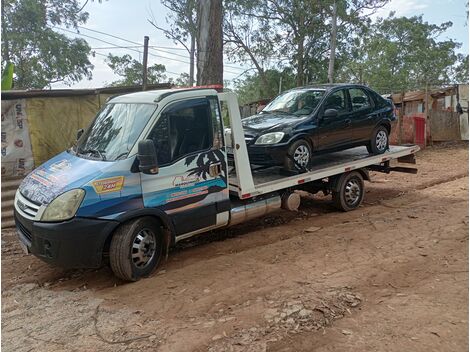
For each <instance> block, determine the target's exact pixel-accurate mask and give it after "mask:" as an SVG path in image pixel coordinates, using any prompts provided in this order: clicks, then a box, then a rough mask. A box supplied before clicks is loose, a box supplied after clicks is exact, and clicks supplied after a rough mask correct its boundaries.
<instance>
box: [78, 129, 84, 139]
mask: <svg viewBox="0 0 470 352" xmlns="http://www.w3.org/2000/svg"><path fill="white" fill-rule="evenodd" d="M82 134H83V128H80V129H79V130H78V131H77V141H78V140H79V139H80V137H81V136H82Z"/></svg>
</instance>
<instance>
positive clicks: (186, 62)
mask: <svg viewBox="0 0 470 352" xmlns="http://www.w3.org/2000/svg"><path fill="white" fill-rule="evenodd" d="M52 27H53V28H55V29H59V30H62V31H65V32H68V33H72V34H76V35H80V36H83V37H87V38H91V39H94V40H97V41H100V42H103V43H106V44H109V45H112V46H114V47H115V48H116V49H120V48H122V47H121V46H119V45H116V44H114V43H111V42H108V41H106V40H103V39H99V38H96V37H94V36H91V35H88V34H83V33H80V32H74V31H71V30H69V29H66V28H61V27H57V26H52ZM79 27H80V28H85V27H81V26H79ZM85 29H87V28H85ZM88 30H90V31H92V32H97V33H100V34H105V35H109V36H111V37H113V38H117V39H120V40H123V41H128V42H130V43H133V44H138V45H139V46H141V45H140V44H139V43H136V42H133V41H130V40H127V39H123V38H119V37H117V36H115V35H112V34H106V33H104V32H101V31H96V30H93V29H88ZM125 49H127V50H131V51H134V52H137V53H139V54H142V52H141V51H139V50H136V49H133V48H125ZM170 54H172V55H175V54H173V53H170ZM149 55H151V56H154V57H157V58H162V59H167V60H173V61H176V62H181V63H184V64H187V65H189V62H188V61H183V60H180V59H175V58H172V57H167V56H162V55H157V54H153V53H149ZM224 72H226V73H231V74H234V75H237V74H238V72H233V71H229V70H224Z"/></svg>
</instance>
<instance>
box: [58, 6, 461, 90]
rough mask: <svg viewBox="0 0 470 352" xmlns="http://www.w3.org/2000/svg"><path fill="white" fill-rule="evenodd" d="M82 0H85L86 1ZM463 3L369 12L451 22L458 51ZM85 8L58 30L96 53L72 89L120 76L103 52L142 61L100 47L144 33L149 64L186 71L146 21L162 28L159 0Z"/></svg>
mask: <svg viewBox="0 0 470 352" xmlns="http://www.w3.org/2000/svg"><path fill="white" fill-rule="evenodd" d="M82 2H83V3H84V2H85V0H82ZM466 3H467V1H466V0H391V1H390V2H389V3H388V4H387V5H386V6H385V7H383V8H382V9H380V10H379V11H378V12H377V13H376V14H374V15H373V16H375V17H377V16H380V17H387V16H388V14H389V13H390V11H395V12H396V16H407V17H410V16H416V15H423V18H424V20H425V21H427V22H430V23H436V24H440V23H443V22H447V21H452V22H453V26H452V27H451V28H450V29H448V30H447V31H446V32H445V33H443V34H442V35H441V39H442V40H445V39H454V40H456V41H458V42H461V43H462V47H461V48H460V49H459V52H461V53H466V54H468V38H469V32H468V30H469V29H468V26H466V7H465V4H466ZM85 10H86V11H87V12H88V13H89V14H90V16H89V19H88V21H87V23H86V24H84V25H83V26H82V27H81V28H79V31H80V34H73V33H70V32H65V31H61V30H58V31H59V32H62V33H64V34H66V35H67V36H70V37H81V38H84V39H86V40H87V42H88V43H89V44H90V46H91V47H92V48H93V51H94V52H96V53H97V54H96V55H95V57H92V58H91V59H90V61H91V63H92V64H93V65H94V70H93V78H92V80H82V81H80V82H78V83H75V84H74V85H72V87H71V88H99V87H103V86H105V85H106V84H109V83H111V82H113V81H115V80H117V79H119V77H118V76H116V75H114V73H113V72H112V70H111V69H110V68H109V67H108V65H107V64H106V62H105V56H106V55H107V54H108V53H112V54H113V55H125V54H129V55H131V56H132V57H134V58H135V59H137V60H140V61H141V60H142V53H141V51H142V48H135V47H134V48H127V49H126V48H112V49H103V48H109V47H115V46H136V44H133V43H130V42H129V41H131V42H135V43H142V45H143V41H144V36H146V35H147V36H149V37H150V41H149V45H150V46H151V47H152V46H153V47H152V48H151V49H150V50H149V59H148V61H149V65H153V64H156V63H158V64H163V65H165V67H166V70H167V73H166V74H167V76H168V77H173V78H176V77H178V76H179V74H180V73H182V72H189V59H188V57H187V51H185V50H184V48H183V47H182V46H181V45H176V44H175V43H174V42H173V41H172V40H170V39H168V38H166V37H165V35H164V34H162V33H161V32H160V31H158V30H157V29H156V28H155V27H153V26H152V25H151V24H150V23H149V22H148V19H150V18H152V17H153V18H154V19H155V21H156V22H157V24H158V25H159V26H162V27H167V24H166V21H165V17H166V15H167V9H166V8H165V7H164V6H163V5H162V4H161V3H160V1H152V0H103V1H102V2H101V3H99V2H98V1H97V0H95V1H93V2H92V1H90V2H89V3H88V4H87V5H86V7H85ZM96 31H99V32H102V33H98V32H96ZM106 34H110V35H112V36H114V37H112V36H109V35H106ZM90 37H94V38H90ZM118 38H121V39H118ZM106 42H107V43H106ZM139 51H140V53H139ZM250 67H251V65H249V64H246V65H244V67H242V66H241V65H239V64H236V63H233V62H229V60H228V58H225V62H224V79H226V80H232V79H234V78H242V77H243V75H244V74H246V70H247V69H249V68H250ZM249 72H253V71H248V73H249ZM53 88H69V86H66V85H64V84H62V83H56V84H54V85H53Z"/></svg>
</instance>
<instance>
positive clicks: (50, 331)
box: [1, 144, 469, 352]
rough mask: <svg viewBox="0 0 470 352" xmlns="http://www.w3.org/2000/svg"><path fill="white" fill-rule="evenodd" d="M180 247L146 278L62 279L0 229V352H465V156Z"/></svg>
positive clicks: (437, 157)
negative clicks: (356, 197)
mask: <svg viewBox="0 0 470 352" xmlns="http://www.w3.org/2000/svg"><path fill="white" fill-rule="evenodd" d="M418 167H419V170H420V172H419V174H418V175H409V174H391V175H383V174H373V175H372V176H373V183H367V184H366V187H367V194H366V197H365V200H364V205H363V206H362V207H361V208H360V209H358V210H356V211H353V212H349V213H339V212H336V211H335V210H334V209H333V208H332V206H331V204H330V199H329V198H324V197H323V198H318V199H317V200H315V201H313V200H307V201H304V202H303V204H302V207H301V209H300V211H299V212H297V213H289V212H285V211H280V212H279V213H276V214H273V215H271V216H268V217H266V218H264V219H260V220H256V221H252V222H250V223H247V224H244V225H243V226H238V227H235V228H232V229H228V230H225V231H216V232H213V233H209V234H204V235H201V236H199V237H197V238H195V239H192V240H189V241H186V242H184V243H180V244H179V245H178V246H177V247H176V248H174V249H173V250H172V252H171V254H170V256H169V259H168V261H166V262H165V263H163V265H162V266H161V267H160V268H159V270H158V271H157V272H156V273H155V274H154V275H153V276H152V277H150V278H147V279H144V280H142V281H140V282H137V283H132V284H126V283H123V282H121V281H119V280H117V279H115V278H114V277H113V276H112V274H111V271H110V269H109V268H102V269H100V270H81V271H64V270H61V269H58V268H54V267H51V266H48V265H47V264H44V263H42V262H41V261H40V260H38V259H36V258H34V257H32V256H25V255H23V254H22V251H21V249H20V247H19V245H18V242H17V240H16V238H15V235H14V231H12V230H5V231H2V271H1V272H2V349H3V351H357V352H366V351H397V352H398V351H400V352H401V351H426V352H429V351H452V352H456V351H467V350H468V220H469V219H468V145H467V144H446V145H436V146H434V147H433V148H429V149H426V150H425V151H423V152H420V153H419V155H418Z"/></svg>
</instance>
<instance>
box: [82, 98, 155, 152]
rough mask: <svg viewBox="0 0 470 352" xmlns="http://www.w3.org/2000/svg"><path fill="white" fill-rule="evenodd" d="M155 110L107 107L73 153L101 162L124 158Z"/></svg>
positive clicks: (146, 106) (141, 106) (143, 106)
mask: <svg viewBox="0 0 470 352" xmlns="http://www.w3.org/2000/svg"><path fill="white" fill-rule="evenodd" d="M156 108H157V106H156V105H153V104H122V103H116V104H107V105H105V107H104V108H103V110H101V111H100V112H99V113H98V115H97V116H96V118H95V120H94V121H93V122H92V124H91V125H90V126H89V127H88V129H87V130H86V131H85V132H84V133H83V134H82V136H81V137H80V139H79V140H78V142H77V145H76V147H75V148H73V151H74V152H75V153H76V154H77V155H79V156H85V157H91V158H98V159H101V160H118V159H122V158H125V157H126V156H127V154H128V153H129V151H130V150H131V148H132V146H133V145H134V143H135V142H136V140H137V138H138V137H139V135H140V133H141V132H142V130H143V129H144V127H145V125H146V124H147V123H148V121H149V120H150V117H151V116H152V114H153V113H154V112H155V109H156Z"/></svg>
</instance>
